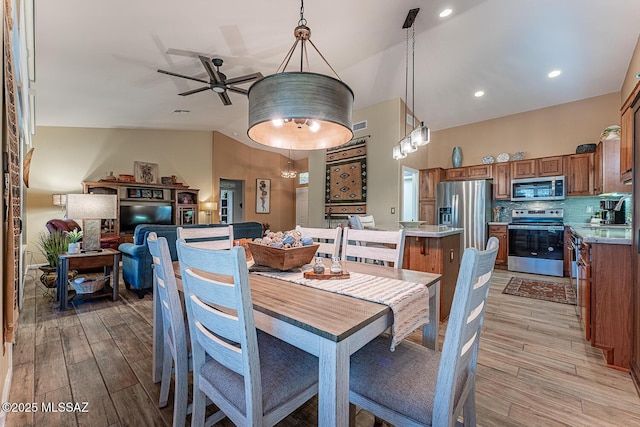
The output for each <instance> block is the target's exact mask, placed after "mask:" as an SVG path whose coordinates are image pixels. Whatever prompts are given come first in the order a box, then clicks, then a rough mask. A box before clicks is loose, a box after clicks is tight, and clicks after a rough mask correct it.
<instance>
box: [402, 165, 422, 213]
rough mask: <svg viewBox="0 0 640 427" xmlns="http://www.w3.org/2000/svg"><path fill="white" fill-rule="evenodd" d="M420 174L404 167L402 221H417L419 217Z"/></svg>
mask: <svg viewBox="0 0 640 427" xmlns="http://www.w3.org/2000/svg"><path fill="white" fill-rule="evenodd" d="M419 189H420V172H419V171H417V170H416V169H412V168H409V167H407V166H403V167H402V212H401V213H400V220H401V221H417V220H418V219H419V218H420V217H419V212H418V210H419V197H420V196H419Z"/></svg>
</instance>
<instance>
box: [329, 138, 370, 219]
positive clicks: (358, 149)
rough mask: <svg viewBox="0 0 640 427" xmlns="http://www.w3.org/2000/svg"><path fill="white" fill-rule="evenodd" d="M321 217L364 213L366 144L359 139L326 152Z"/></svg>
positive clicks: (363, 140)
mask: <svg viewBox="0 0 640 427" xmlns="http://www.w3.org/2000/svg"><path fill="white" fill-rule="evenodd" d="M326 168H327V169H326V171H327V175H326V186H325V205H324V212H325V217H329V218H331V217H332V216H333V217H334V218H346V217H347V216H348V215H363V214H366V213H367V143H366V140H365V139H363V138H359V139H356V140H354V141H351V142H348V143H346V144H344V145H341V146H340V147H337V148H334V149H330V150H327V157H326Z"/></svg>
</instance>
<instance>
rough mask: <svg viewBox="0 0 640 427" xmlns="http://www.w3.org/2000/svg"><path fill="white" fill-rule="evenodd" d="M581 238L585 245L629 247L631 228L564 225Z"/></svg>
mask: <svg viewBox="0 0 640 427" xmlns="http://www.w3.org/2000/svg"><path fill="white" fill-rule="evenodd" d="M565 225H569V226H571V228H572V229H573V230H574V231H575V232H576V234H578V235H579V236H580V237H582V238H583V239H584V241H585V243H607V244H613V245H631V227H621V226H606V225H590V224H565Z"/></svg>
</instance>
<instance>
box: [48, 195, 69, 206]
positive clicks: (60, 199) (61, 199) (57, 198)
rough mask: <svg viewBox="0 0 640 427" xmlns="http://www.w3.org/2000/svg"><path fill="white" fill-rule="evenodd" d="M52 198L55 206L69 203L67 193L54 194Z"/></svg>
mask: <svg viewBox="0 0 640 427" xmlns="http://www.w3.org/2000/svg"><path fill="white" fill-rule="evenodd" d="M51 198H52V200H51V203H53V206H65V205H66V204H67V195H66V194H53V195H52V197H51Z"/></svg>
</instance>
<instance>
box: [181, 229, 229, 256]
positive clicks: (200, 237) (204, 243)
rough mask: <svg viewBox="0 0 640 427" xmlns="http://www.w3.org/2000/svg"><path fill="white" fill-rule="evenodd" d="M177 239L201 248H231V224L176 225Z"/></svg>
mask: <svg viewBox="0 0 640 427" xmlns="http://www.w3.org/2000/svg"><path fill="white" fill-rule="evenodd" d="M178 240H184V241H186V242H187V243H188V244H190V245H193V246H196V247H199V248H203V249H214V250H219V249H231V248H232V247H233V225H229V226H228V227H178Z"/></svg>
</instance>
